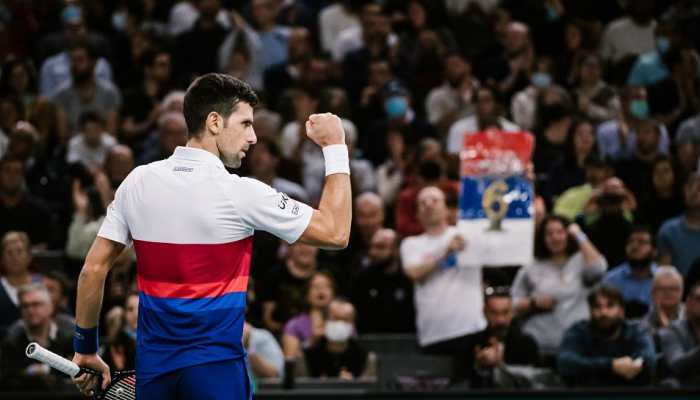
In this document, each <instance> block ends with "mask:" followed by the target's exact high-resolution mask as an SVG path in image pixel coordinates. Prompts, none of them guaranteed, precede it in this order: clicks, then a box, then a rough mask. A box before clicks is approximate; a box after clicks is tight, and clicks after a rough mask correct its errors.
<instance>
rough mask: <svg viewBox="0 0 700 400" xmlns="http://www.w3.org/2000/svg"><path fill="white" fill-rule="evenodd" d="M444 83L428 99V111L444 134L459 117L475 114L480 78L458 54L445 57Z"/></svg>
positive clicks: (426, 103) (432, 121)
mask: <svg viewBox="0 0 700 400" xmlns="http://www.w3.org/2000/svg"><path fill="white" fill-rule="evenodd" d="M444 76H445V82H444V83H443V84H442V85H441V86H438V87H435V88H433V89H432V90H431V91H430V92H429V93H428V97H427V99H426V101H425V112H426V114H427V116H428V122H430V123H431V124H432V125H433V126H435V128H436V129H437V130H438V132H439V133H440V135H441V136H444V135H445V134H446V133H447V130H448V129H449V127H450V126H451V125H452V124H453V123H454V122H455V121H456V120H458V119H462V118H465V117H468V116H469V115H471V114H473V113H474V104H473V103H472V101H473V99H474V92H475V91H476V90H477V89H478V88H479V81H478V80H477V79H476V78H474V77H473V76H472V66H471V64H470V63H468V62H467V60H465V59H464V56H462V55H461V54H459V53H451V54H449V55H448V56H447V57H446V58H445V68H444Z"/></svg>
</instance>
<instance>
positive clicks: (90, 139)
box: [66, 111, 117, 168]
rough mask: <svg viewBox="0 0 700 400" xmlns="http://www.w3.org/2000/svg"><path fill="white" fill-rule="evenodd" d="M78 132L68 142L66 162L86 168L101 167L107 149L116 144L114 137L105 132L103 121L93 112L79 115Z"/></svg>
mask: <svg viewBox="0 0 700 400" xmlns="http://www.w3.org/2000/svg"><path fill="white" fill-rule="evenodd" d="M79 124H80V131H79V132H78V134H77V135H75V136H73V137H72V138H71V139H70V140H69V141H68V151H67V153H66V161H67V162H68V163H80V164H82V165H83V166H85V167H86V168H95V167H101V166H102V165H103V164H104V162H105V158H107V152H108V151H109V149H110V148H111V147H112V146H114V145H116V144H117V140H116V139H115V138H114V136H112V135H110V134H109V133H107V132H105V130H104V129H105V126H104V121H103V120H102V117H100V114H99V113H97V112H95V111H86V112H84V113H83V114H82V115H80V122H79Z"/></svg>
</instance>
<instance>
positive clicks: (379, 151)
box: [359, 117, 435, 166]
mask: <svg viewBox="0 0 700 400" xmlns="http://www.w3.org/2000/svg"><path fill="white" fill-rule="evenodd" d="M390 128H396V129H398V130H400V131H401V132H403V133H404V137H403V139H404V141H405V142H406V147H408V148H414V147H415V146H416V145H417V144H418V143H419V142H420V141H421V139H424V138H427V137H435V128H433V126H432V125H431V124H430V123H428V122H427V121H425V120H423V119H421V118H418V117H414V118H413V119H412V120H411V121H410V122H405V121H387V120H380V121H377V122H375V123H373V124H372V125H371V126H370V128H369V131H368V132H367V133H368V134H367V135H364V136H360V143H359V145H360V146H361V147H362V152H363V154H364V155H365V158H366V159H368V160H369V161H371V162H372V164H374V166H379V165H381V164H382V163H383V162H384V161H385V160H386V159H387V158H388V157H389V150H388V149H387V145H386V134H387V131H389V129H390Z"/></svg>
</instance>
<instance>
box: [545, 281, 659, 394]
mask: <svg viewBox="0 0 700 400" xmlns="http://www.w3.org/2000/svg"><path fill="white" fill-rule="evenodd" d="M588 305H589V307H590V310H591V319H590V321H579V322H577V323H576V324H575V325H573V326H572V327H570V328H569V329H567V330H566V333H565V334H564V339H563V340H562V343H561V350H560V353H559V357H558V366H559V373H560V374H561V375H562V377H563V378H564V380H565V381H567V383H568V384H569V385H571V386H588V387H601V386H602V387H610V386H642V385H650V384H651V380H652V378H653V376H654V370H655V368H656V353H655V351H654V344H653V342H652V340H651V337H650V336H649V335H648V334H647V333H646V331H644V330H643V329H641V328H640V327H639V325H638V324H635V323H631V322H629V321H626V320H625V306H624V302H623V299H622V293H620V291H619V290H617V289H615V288H613V287H610V286H600V287H597V288H596V289H594V290H593V291H591V293H590V294H589V295H588Z"/></svg>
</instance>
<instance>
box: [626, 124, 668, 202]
mask: <svg viewBox="0 0 700 400" xmlns="http://www.w3.org/2000/svg"><path fill="white" fill-rule="evenodd" d="M659 129H660V128H659V125H658V123H657V122H656V121H655V120H653V119H645V120H643V121H640V123H639V125H638V129H637V146H636V149H635V151H634V153H633V154H632V155H631V156H630V157H629V158H625V159H622V160H618V161H617V162H616V163H615V172H616V173H617V176H618V177H620V179H622V181H623V182H625V186H627V187H628V188H629V189H630V190H631V191H632V193H634V195H635V196H636V197H637V198H638V199H641V198H643V197H645V196H646V195H647V193H648V188H649V182H651V179H652V174H653V172H654V171H653V169H654V161H656V159H657V158H658V157H660V156H662V155H661V153H659V139H660V134H661V132H660V130H659Z"/></svg>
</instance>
